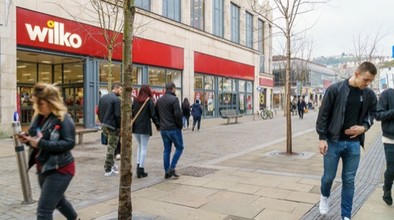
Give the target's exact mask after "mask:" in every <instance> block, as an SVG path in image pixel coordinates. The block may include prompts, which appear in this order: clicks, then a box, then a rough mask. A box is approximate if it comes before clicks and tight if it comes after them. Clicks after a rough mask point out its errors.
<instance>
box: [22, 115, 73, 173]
mask: <svg viewBox="0 0 394 220" xmlns="http://www.w3.org/2000/svg"><path fill="white" fill-rule="evenodd" d="M42 120H43V116H42V115H38V116H37V117H35V118H34V119H33V121H32V123H31V125H30V128H29V131H28V133H29V135H30V136H37V129H38V128H40V131H41V133H42V135H43V136H42V138H41V140H40V141H39V142H38V145H37V149H36V148H30V150H29V153H30V157H29V168H31V167H32V166H33V165H34V164H35V162H36V161H35V156H36V155H38V157H37V160H38V162H39V163H40V164H41V173H44V172H47V171H51V170H55V169H58V168H60V167H63V166H66V165H68V164H70V163H71V162H73V161H74V158H73V156H72V154H71V149H73V148H74V146H75V126H74V121H73V120H72V118H71V116H70V115H69V114H66V115H65V117H64V120H63V121H60V119H58V118H57V117H56V116H55V115H53V114H50V115H49V116H48V117H47V118H46V119H45V121H44V122H42V123H40V122H41V121H42ZM41 124H42V125H41ZM55 125H59V126H60V129H59V139H58V140H50V137H51V133H52V131H53V130H54V128H55Z"/></svg>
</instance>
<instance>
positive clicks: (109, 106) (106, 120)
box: [98, 92, 121, 131]
mask: <svg viewBox="0 0 394 220" xmlns="http://www.w3.org/2000/svg"><path fill="white" fill-rule="evenodd" d="M98 118H99V120H100V122H101V126H103V127H107V128H109V129H111V130H114V131H118V130H120V123H121V122H120V99H119V97H118V96H117V95H116V94H115V93H113V92H110V93H108V94H106V95H104V96H103V97H101V98H100V100H99V105H98Z"/></svg>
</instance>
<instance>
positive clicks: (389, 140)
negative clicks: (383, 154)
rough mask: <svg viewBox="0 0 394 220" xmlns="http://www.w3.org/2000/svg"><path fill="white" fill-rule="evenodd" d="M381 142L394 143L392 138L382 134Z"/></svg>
mask: <svg viewBox="0 0 394 220" xmlns="http://www.w3.org/2000/svg"><path fill="white" fill-rule="evenodd" d="M382 142H383V143H385V144H394V139H391V138H388V137H385V136H382Z"/></svg>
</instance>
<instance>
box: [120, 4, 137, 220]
mask: <svg viewBox="0 0 394 220" xmlns="http://www.w3.org/2000/svg"><path fill="white" fill-rule="evenodd" d="M123 15H124V29H123V68H124V74H123V77H122V83H123V88H124V90H123V93H122V113H121V114H122V115H121V118H122V124H121V137H122V138H121V145H122V151H121V154H122V155H121V158H122V159H121V163H120V168H121V169H120V182H119V206H118V219H121V220H123V219H131V218H132V212H133V206H132V202H131V183H132V172H131V170H132V166H131V157H132V148H131V143H132V135H131V133H132V124H131V123H130V122H131V92H132V87H131V86H132V85H131V76H132V71H133V62H132V60H133V58H132V53H131V51H132V47H133V46H132V45H133V28H134V18H135V7H134V0H125V1H124V2H123Z"/></svg>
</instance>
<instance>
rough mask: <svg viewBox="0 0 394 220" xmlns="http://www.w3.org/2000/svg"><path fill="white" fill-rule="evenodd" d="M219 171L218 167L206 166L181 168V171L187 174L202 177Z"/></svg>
mask: <svg viewBox="0 0 394 220" xmlns="http://www.w3.org/2000/svg"><path fill="white" fill-rule="evenodd" d="M215 171H217V169H211V168H205V167H193V166H189V167H185V168H183V169H181V170H180V173H181V174H182V175H185V176H195V177H202V176H205V175H208V174H211V173H213V172H215Z"/></svg>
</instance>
